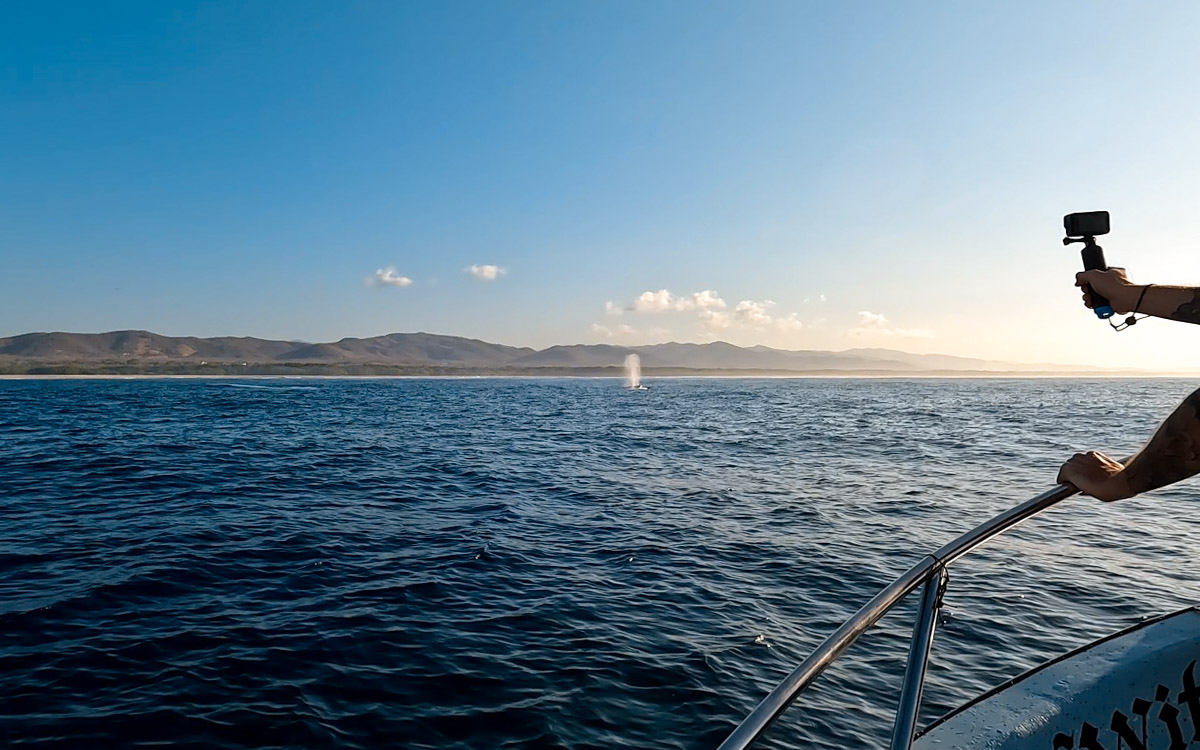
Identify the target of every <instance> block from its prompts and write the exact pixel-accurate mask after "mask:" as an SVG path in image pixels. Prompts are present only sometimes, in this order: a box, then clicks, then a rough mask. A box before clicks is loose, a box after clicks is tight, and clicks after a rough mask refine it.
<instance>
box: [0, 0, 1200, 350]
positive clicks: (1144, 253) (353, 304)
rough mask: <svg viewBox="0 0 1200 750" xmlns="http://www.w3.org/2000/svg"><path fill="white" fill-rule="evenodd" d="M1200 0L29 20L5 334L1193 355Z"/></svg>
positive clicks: (7, 150)
mask: <svg viewBox="0 0 1200 750" xmlns="http://www.w3.org/2000/svg"><path fill="white" fill-rule="evenodd" d="M1198 22H1200V5H1196V4H1194V3H1184V2H1174V3H1164V4H1156V5H1154V6H1147V5H1146V4H1143V3H1135V2H1106V3H1092V2H1056V3H1043V2H1006V3H991V4H983V3H954V2H920V3H891V2H888V3H885V2H875V3H829V2H826V3H816V2H812V3H801V2H749V3H734V2H728V3H695V2H677V3H673V2H655V3H634V2H594V3H583V2H567V3H564V2H557V3H551V2H544V3H538V2H520V3H516V2H510V3H499V2H479V3H459V2H454V3H385V2H378V3H356V4H341V3H328V2H287V3H282V2H280V3H240V2H213V3H186V4H184V3H168V2H157V1H156V2H145V3H120V4H109V3H62V4H52V3H23V4H9V5H8V6H7V7H6V8H5V9H4V10H2V11H0V110H2V111H3V112H4V116H3V117H0V261H2V268H3V272H2V273H0V336H9V335H14V334H19V333H26V332H31V331H52V330H61V331H79V332H98V331H108V330H116V329H147V330H152V331H156V332H158V333H163V334H168V335H196V336H216V335H249V336H259V337H266V338H278V339H301V340H309V341H318V340H336V339H339V338H342V337H345V336H358V337H365V336H374V335H379V334H384V333H390V332H397V331H428V332H433V333H444V334H453V335H460V336H467V337H472V338H479V339H484V340H487V341H493V342H498V343H505V344H514V345H522V346H534V347H545V346H549V345H552V344H561V343H597V342H612V343H623V344H642V343H655V342H662V341H671V340H674V341H694V342H704V341H714V340H724V341H729V342H732V343H735V344H739V345H753V344H764V345H767V346H772V347H779V348H787V349H847V348H854V347H887V348H895V349H904V350H907V351H912V352H939V353H945V354H956V355H962V356H972V357H983V358H989V359H1001V360H1008V361H1015V362H1053V363H1063V364H1091V365H1097V366H1102V367H1133V368H1162V369H1179V370H1200V360H1198V357H1197V355H1196V352H1197V351H1200V327H1196V326H1186V325H1183V324H1179V323H1169V322H1166V321H1161V320H1148V321H1146V322H1145V323H1144V324H1139V325H1138V326H1136V327H1135V328H1134V329H1132V330H1129V331H1126V332H1124V333H1121V334H1115V333H1113V332H1112V331H1111V330H1110V329H1109V327H1108V326H1107V325H1106V324H1104V323H1102V322H1100V321H1098V320H1097V319H1096V318H1095V316H1094V315H1093V314H1092V313H1091V312H1090V311H1088V310H1086V309H1084V308H1083V306H1082V304H1081V302H1080V299H1079V294H1078V291H1077V290H1076V289H1074V287H1073V286H1072V284H1073V282H1074V274H1075V272H1076V271H1077V270H1079V268H1080V260H1079V251H1078V248H1077V247H1076V248H1064V247H1063V246H1062V245H1061V242H1060V240H1061V238H1062V224H1061V220H1062V215H1063V214H1065V213H1068V212H1072V211H1084V210H1099V209H1104V210H1108V211H1110V212H1111V213H1112V233H1111V234H1110V235H1108V236H1106V237H1105V238H1104V239H1103V240H1102V244H1103V245H1104V247H1105V251H1106V253H1107V255H1108V259H1109V262H1110V263H1111V264H1113V265H1122V266H1125V267H1127V268H1128V269H1129V273H1130V276H1131V277H1132V278H1133V280H1134V281H1137V282H1156V283H1163V284H1169V283H1174V284H1196V283H1200V268H1198V266H1197V260H1196V259H1197V257H1200V256H1198V253H1197V248H1198V247H1200V220H1198V219H1197V217H1196V214H1195V207H1196V206H1197V205H1200V135H1198V134H1197V132H1198V131H1197V128H1196V123H1197V122H1200V100H1198V99H1197V97H1196V96H1195V91H1194V90H1195V81H1196V76H1197V72H1198V71H1200V47H1198V46H1197V44H1196V42H1195V32H1196V30H1197V29H1198V28H1200V23H1198Z"/></svg>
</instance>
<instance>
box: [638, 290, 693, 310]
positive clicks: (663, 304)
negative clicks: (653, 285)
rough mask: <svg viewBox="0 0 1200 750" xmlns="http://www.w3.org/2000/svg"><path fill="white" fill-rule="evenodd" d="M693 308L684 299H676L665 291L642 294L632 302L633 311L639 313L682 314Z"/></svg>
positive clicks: (690, 303) (687, 300)
mask: <svg viewBox="0 0 1200 750" xmlns="http://www.w3.org/2000/svg"><path fill="white" fill-rule="evenodd" d="M692 307H693V305H692V301H691V300H690V299H688V298H686V297H676V296H675V295H673V294H671V293H670V292H669V291H667V290H666V289H659V290H658V291H657V292H642V294H641V296H639V297H638V298H637V299H636V300H634V302H633V309H634V310H636V311H638V312H640V313H662V312H672V311H674V312H682V311H684V310H690V309H691V308H692Z"/></svg>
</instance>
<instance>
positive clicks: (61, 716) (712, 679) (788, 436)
mask: <svg viewBox="0 0 1200 750" xmlns="http://www.w3.org/2000/svg"><path fill="white" fill-rule="evenodd" d="M1193 387H1194V386H1193V384H1189V383H1186V382H1182V381H1165V380H1155V381H1136V380H1120V381H1055V380H1024V381H1021V380H1013V381H998V380H988V381H976V380H964V381H949V380H947V381H937V380H928V381H925V380H913V381H906V380H898V381H870V380H863V381H851V380H828V381H823V380H770V381H767V380H663V381H660V382H659V383H656V384H655V388H654V389H653V390H651V391H647V392H633V393H631V392H626V391H622V390H621V389H619V388H618V387H617V385H616V383H615V382H614V381H606V380H574V381H572V380H454V381H447V380H377V381H353V380H346V381H303V382H297V381H294V380H286V381H285V380H280V381H271V380H262V381H255V382H253V383H232V382H204V381H172V382H155V381H133V382H129V381H113V382H96V381H0V435H3V436H4V440H3V442H2V443H0V515H2V517H3V519H4V521H5V530H6V532H7V533H6V534H5V537H4V541H3V544H2V545H0V573H2V574H3V575H0V745H4V746H14V747H26V746H28V747H34V746H36V747H39V748H59V747H61V748H76V747H88V746H90V747H145V746H151V745H163V744H167V745H171V746H172V747H185V748H186V747H195V748H201V747H203V748H260V747H272V748H380V747H404V748H439V749H445V748H451V749H453V748H489V749H490V748H523V749H533V748H573V749H579V748H584V749H587V748H595V749H599V748H609V749H611V748H645V747H662V748H687V749H689V750H690V749H693V748H695V749H699V748H711V747H714V746H716V745H717V744H718V743H719V742H720V740H721V739H722V738H723V737H724V735H725V734H726V733H727V732H728V731H730V730H731V729H732V727H733V726H734V725H735V724H736V722H737V721H738V720H739V719H740V718H741V717H742V716H743V715H744V714H745V713H746V712H747V711H748V710H749V709H750V708H751V707H753V705H754V704H755V703H756V702H757V701H758V700H759V699H760V698H761V697H762V696H763V695H764V694H765V692H766V691H767V690H769V689H770V688H771V687H772V686H773V685H774V683H775V682H776V681H777V680H778V679H780V678H781V677H782V676H783V675H785V674H786V673H787V672H788V671H789V670H790V669H791V668H792V667H793V666H795V664H796V663H797V661H798V660H799V659H801V658H803V656H804V655H805V654H806V653H807V652H808V651H809V650H810V649H811V648H812V647H813V646H814V645H815V644H816V643H818V642H819V641H820V640H821V639H822V638H823V637H824V636H825V635H826V634H827V633H828V632H829V631H830V630H832V629H833V628H834V627H836V626H837V625H838V624H839V623H840V622H841V621H842V620H843V619H844V618H845V617H847V616H848V615H849V614H851V613H852V612H853V611H854V610H855V609H856V608H857V607H858V606H859V605H860V604H861V603H862V602H864V601H865V600H866V599H867V598H869V597H870V596H871V595H872V594H873V593H874V592H875V591H876V590H877V589H878V588H879V587H880V586H882V585H884V584H886V583H887V582H888V581H890V580H891V579H892V578H893V577H895V575H897V574H898V573H899V572H900V571H902V570H903V569H904V568H905V567H907V566H908V565H909V564H911V563H912V562H913V561H915V560H916V559H917V558H918V557H920V555H921V554H922V553H923V552H925V551H927V550H928V549H930V548H932V547H934V546H937V545H940V544H941V543H942V542H944V541H946V540H947V539H949V538H951V537H952V536H954V535H956V534H957V533H959V532H961V531H962V530H964V529H965V528H967V527H968V526H970V525H972V524H973V523H975V522H978V521H981V520H983V519H985V518H986V517H988V516H989V515H991V514H994V513H995V512H998V511H999V510H1001V509H1003V508H1005V507H1007V506H1009V505H1011V504H1013V503H1015V502H1017V501H1019V500H1022V499H1024V498H1026V497H1028V496H1030V495H1032V494H1034V493H1036V492H1039V491H1040V490H1042V489H1044V488H1045V487H1046V486H1047V484H1048V480H1049V479H1050V478H1052V477H1053V474H1054V471H1055V470H1056V467H1057V465H1058V463H1059V462H1061V460H1062V459H1063V458H1064V457H1065V456H1067V455H1069V454H1070V453H1071V452H1074V451H1075V450H1080V449H1088V448H1101V449H1106V450H1108V451H1111V452H1112V453H1115V454H1121V453H1124V452H1128V451H1130V450H1132V449H1134V448H1136V446H1137V443H1138V442H1140V441H1141V440H1142V439H1144V437H1145V435H1147V434H1149V432H1150V431H1151V430H1152V429H1153V427H1154V426H1155V424H1156V423H1157V421H1158V419H1160V418H1161V416H1162V415H1163V414H1165V413H1166V412H1167V411H1168V410H1169V409H1170V408H1172V406H1173V405H1174V403H1175V402H1177V401H1178V400H1179V399H1180V398H1182V397H1183V396H1184V395H1186V394H1187V393H1188V392H1190V391H1191V390H1192V388H1193ZM1085 404H1086V405H1087V407H1086V408H1084V407H1083V405H1085ZM1097 413H1112V414H1120V415H1122V417H1121V419H1120V420H1119V424H1118V423H1116V422H1114V424H1112V425H1105V424H1104V423H1103V422H1102V421H1100V422H1098V421H1097V420H1095V419H1092V418H1090V417H1089V418H1087V419H1084V418H1083V417H1082V416H1081V415H1086V414H1097ZM1198 500H1200V496H1198V495H1197V493H1196V492H1195V491H1194V490H1192V489H1189V488H1187V487H1186V486H1185V487H1183V488H1179V489H1172V490H1166V491H1163V492H1160V493H1157V495H1156V496H1154V497H1150V498H1144V499H1137V500H1133V501H1127V502H1125V503H1120V504H1116V505H1111V506H1101V505H1099V504H1096V503H1091V502H1088V501H1086V500H1076V501H1071V502H1069V503H1067V504H1066V506H1065V507H1064V508H1062V509H1060V510H1058V511H1056V512H1053V513H1051V514H1050V515H1048V516H1046V517H1043V518H1039V519H1035V520H1034V521H1033V522H1031V523H1029V524H1027V525H1026V526H1024V527H1022V528H1021V529H1019V530H1017V531H1016V532H1014V533H1013V534H1011V535H1009V536H1007V537H1005V538H1004V539H1002V540H999V541H998V542H996V543H994V544H992V545H990V546H988V547H986V548H985V549H983V550H981V551H980V552H979V553H978V554H976V555H973V556H971V557H969V558H967V559H965V560H964V561H963V562H962V563H961V564H959V565H957V566H956V567H955V569H954V571H953V581H952V584H951V587H950V591H949V594H948V596H947V609H946V613H945V616H944V618H943V619H944V623H943V624H942V626H941V628H940V629H939V635H938V641H937V644H936V646H935V651H934V654H933V658H932V662H931V675H930V683H929V687H928V689H927V693H926V707H925V714H926V715H927V717H932V716H934V715H936V714H938V713H940V712H942V711H944V710H947V709H948V708H951V707H953V706H955V705H957V704H958V703H960V702H961V701H963V700H964V699H966V698H969V697H971V696H973V695H974V694H977V693H978V692H981V691H982V690H984V689H986V688H988V687H990V686H992V685H994V684H996V683H998V682H1000V681H1002V680H1003V679H1005V678H1007V677H1009V676H1011V675H1013V674H1016V673H1018V672H1020V671H1021V670H1023V669H1026V668H1028V667H1030V666H1032V665H1034V664H1036V663H1038V662H1040V661H1042V660H1044V659H1045V658H1047V657H1049V656H1052V655H1055V654H1058V653H1061V652H1063V651H1065V650H1067V649H1070V648H1072V647H1075V646H1078V645H1080V644H1082V643H1084V642H1086V641H1088V640H1090V639H1093V638H1095V637H1098V636H1100V635H1102V634H1105V633H1107V632H1110V631H1112V630H1115V629H1117V628H1119V627H1122V626H1125V625H1128V624H1131V623H1134V622H1137V621H1138V620H1139V619H1140V618H1142V617H1143V616H1147V615H1150V614H1154V613H1160V612H1163V611H1167V610H1171V609H1175V608H1178V607H1181V606H1185V605H1187V604H1191V603H1193V602H1195V601H1196V599H1197V594H1198V593H1200V586H1197V584H1196V583H1195V576H1194V574H1193V570H1192V567H1191V561H1192V558H1193V554H1192V550H1193V549H1194V548H1195V544H1196V541H1197V525H1198V524H1200V518H1198V517H1197V514H1193V513H1188V512H1186V510H1185V509H1184V506H1187V507H1188V508H1195V507H1196V503H1197V501H1198ZM1172 506H1174V507H1172ZM1168 509H1169V510H1168ZM1148 532H1149V533H1148ZM911 619H912V609H911V604H909V605H907V606H906V607H904V608H902V609H901V610H899V611H897V612H896V613H894V614H893V615H890V616H889V617H888V618H886V619H885V621H884V623H883V627H882V628H880V629H878V630H876V631H872V632H871V633H869V634H868V635H867V636H866V637H864V639H863V641H862V642H861V643H860V644H858V645H857V646H856V647H855V648H853V649H852V650H851V651H850V652H849V654H848V656H847V657H846V659H845V661H844V663H839V664H838V665H835V667H834V668H833V669H831V670H830V671H829V672H828V673H827V675H826V676H825V677H823V678H822V680H821V681H820V682H819V684H818V685H817V686H816V687H815V688H814V690H813V691H812V692H811V693H810V694H809V695H807V696H805V698H804V699H803V700H802V701H801V703H800V704H798V707H797V709H795V710H793V711H792V712H790V713H789V714H788V715H787V716H786V717H785V719H784V721H783V722H782V723H781V725H780V726H779V727H778V728H777V729H776V730H775V731H774V732H773V733H772V735H771V736H770V737H769V738H768V740H767V742H766V743H764V744H765V746H767V747H790V746H794V745H795V744H797V742H798V741H800V740H804V741H805V743H807V746H812V747H818V748H850V747H876V746H878V745H879V744H881V738H882V737H884V736H885V735H886V730H887V726H888V724H889V721H890V714H891V710H892V703H890V701H893V700H894V698H895V695H896V693H897V692H898V679H899V676H900V674H901V672H902V670H903V655H904V651H905V647H906V642H907V630H908V629H909V627H910V623H911Z"/></svg>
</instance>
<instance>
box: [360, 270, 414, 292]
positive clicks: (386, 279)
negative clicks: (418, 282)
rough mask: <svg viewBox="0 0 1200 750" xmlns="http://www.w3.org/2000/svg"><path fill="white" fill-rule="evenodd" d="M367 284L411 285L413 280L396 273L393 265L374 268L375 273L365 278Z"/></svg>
mask: <svg viewBox="0 0 1200 750" xmlns="http://www.w3.org/2000/svg"><path fill="white" fill-rule="evenodd" d="M366 283H367V286H397V287H406V286H412V283H413V280H412V279H410V278H408V277H407V276H400V275H399V274H397V273H396V268H395V266H388V267H387V268H379V269H376V271H375V274H374V275H372V276H368V277H367V279H366Z"/></svg>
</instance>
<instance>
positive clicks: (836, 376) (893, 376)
mask: <svg viewBox="0 0 1200 750" xmlns="http://www.w3.org/2000/svg"><path fill="white" fill-rule="evenodd" d="M642 377H643V379H646V380H651V381H653V380H1105V379H1112V380H1131V379H1138V380H1142V379H1162V380H1172V379H1174V380H1180V379H1189V378H1200V374H1198V373H1186V372H1128V371H1119V372H1092V371H1088V372H1065V373H1064V372H1021V371H978V372H975V371H964V370H957V371H955V370H951V371H928V372H907V371H903V370H897V371H884V372H881V371H862V372H856V371H797V372H786V373H763V372H754V371H748V372H744V373H739V372H729V371H715V372H711V373H702V372H693V373H657V374H656V373H653V372H649V373H646V372H643V375H642ZM564 379H566V380H624V379H625V376H624V375H621V374H602V375H596V374H585V373H579V374H569V373H553V374H551V373H543V374H528V373H508V374H505V373H486V374H485V373H480V374H448V373H447V374H419V375H418V374H413V375H399V374H397V375H318V374H299V375H298V374H251V373H247V374H245V375H229V374H223V373H222V374H217V373H214V374H211V375H207V374H195V373H185V374H158V373H74V374H56V373H28V374H0V381H4V380H564Z"/></svg>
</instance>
